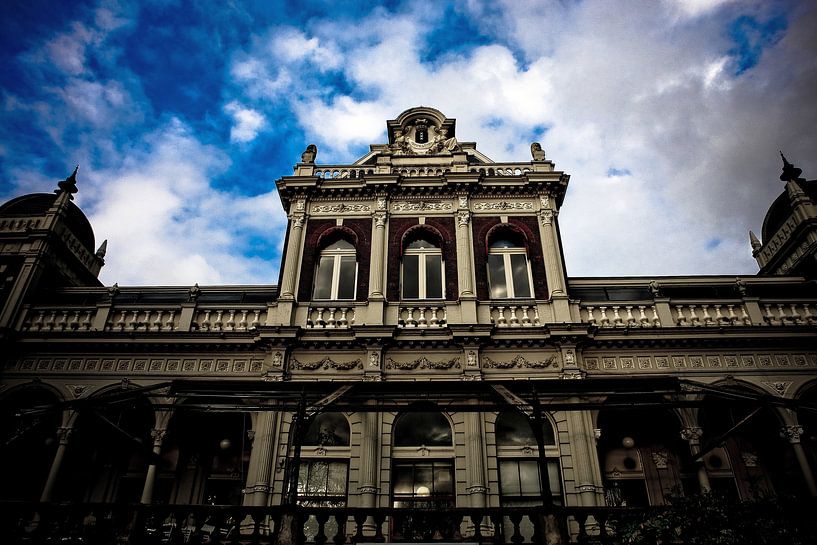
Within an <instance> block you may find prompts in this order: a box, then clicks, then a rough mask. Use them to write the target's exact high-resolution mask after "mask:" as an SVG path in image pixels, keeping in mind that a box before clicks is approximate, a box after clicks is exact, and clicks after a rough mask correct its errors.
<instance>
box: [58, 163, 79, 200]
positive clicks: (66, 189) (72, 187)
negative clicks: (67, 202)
mask: <svg viewBox="0 0 817 545" xmlns="http://www.w3.org/2000/svg"><path fill="white" fill-rule="evenodd" d="M78 170H79V165H77V166H76V167H74V172H72V173H71V175H70V176H69V177H67V178H66V179H64V180H63V181H61V182H59V183H58V184H57V187H58V188H59V189H57V190H55V191H54V193H56V194H57V195H59V194H60V193H68V196H69V197H70V198H73V197H71V195H73V194H74V193H76V192H77V191H79V189H77V171H78Z"/></svg>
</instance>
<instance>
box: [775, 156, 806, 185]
mask: <svg viewBox="0 0 817 545" xmlns="http://www.w3.org/2000/svg"><path fill="white" fill-rule="evenodd" d="M780 157H781V158H782V159H783V173H782V174H781V175H780V180H781V181H783V182H794V181H803V178H800V175H801V174H802V173H803V170H802V169H799V168H797V167H796V166H794V165H793V164H791V163H789V162H788V161H787V160H786V156H785V155H783V152H782V151H781V152H780Z"/></svg>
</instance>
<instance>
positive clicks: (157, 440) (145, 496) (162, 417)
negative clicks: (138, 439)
mask: <svg viewBox="0 0 817 545" xmlns="http://www.w3.org/2000/svg"><path fill="white" fill-rule="evenodd" d="M165 402H166V403H172V402H173V401H172V400H169V399H166V400H165ZM171 414H172V411H157V413H156V425H155V427H154V428H153V429H152V430H150V436H151V437H152V438H153V458H152V459H151V461H150V465H148V470H147V475H145V486H144V488H142V499H141V500H139V503H143V504H149V503H151V502H152V501H153V488H154V486H155V485H156V469H157V465H156V460H157V458H159V455H160V454H162V443H163V442H164V440H165V436H166V435H167V424H168V422H169V421H170V415H171Z"/></svg>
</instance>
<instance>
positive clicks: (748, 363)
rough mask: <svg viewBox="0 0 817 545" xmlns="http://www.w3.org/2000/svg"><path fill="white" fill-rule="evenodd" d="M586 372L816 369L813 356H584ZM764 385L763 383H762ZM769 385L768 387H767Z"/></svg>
mask: <svg viewBox="0 0 817 545" xmlns="http://www.w3.org/2000/svg"><path fill="white" fill-rule="evenodd" d="M584 364H585V368H586V369H587V370H588V371H618V370H622V371H626V372H632V371H636V370H639V371H644V372H650V371H653V370H658V371H662V372H666V371H667V370H670V369H674V370H675V371H691V372H695V371H698V370H706V369H724V368H731V369H757V368H798V367H817V353H809V354H803V353H800V354H700V353H699V354H649V355H639V356H632V355H626V354H625V355H620V356H619V355H610V356H606V355H604V356H597V355H585V356H584ZM764 384H766V383H764ZM768 384H771V383H768Z"/></svg>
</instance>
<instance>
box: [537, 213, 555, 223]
mask: <svg viewBox="0 0 817 545" xmlns="http://www.w3.org/2000/svg"><path fill="white" fill-rule="evenodd" d="M555 215H556V213H555V212H554V211H553V210H542V211H540V212H539V221H540V222H541V223H542V225H550V224H551V223H553V217H554V216H555Z"/></svg>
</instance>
